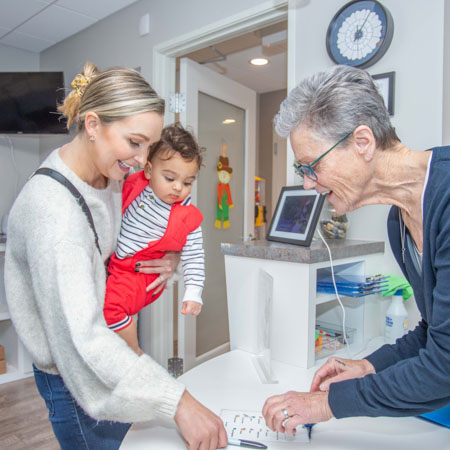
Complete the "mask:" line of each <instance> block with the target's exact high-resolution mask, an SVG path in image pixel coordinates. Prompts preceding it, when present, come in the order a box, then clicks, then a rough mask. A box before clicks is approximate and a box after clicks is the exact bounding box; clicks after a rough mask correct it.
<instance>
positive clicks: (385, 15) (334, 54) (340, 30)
mask: <svg viewBox="0 0 450 450" xmlns="http://www.w3.org/2000/svg"><path fill="white" fill-rule="evenodd" d="M393 34H394V21H393V19H392V16H391V14H390V13H389V11H388V10H387V9H386V8H384V6H383V5H381V4H380V3H379V2H378V1H376V0H353V1H352V2H350V3H347V4H346V5H344V6H343V7H342V8H341V9H340V10H339V11H338V12H337V13H336V15H335V16H334V18H333V20H332V21H331V23H330V26H329V27H328V32H327V51H328V54H329V55H330V57H331V59H332V60H333V61H334V62H335V63H337V64H346V65H349V66H354V67H361V68H363V67H368V66H370V65H372V64H374V63H375V62H377V61H378V60H379V59H380V58H381V57H382V56H383V55H384V53H385V52H386V50H387V49H388V48H389V45H390V43H391V41H392V36H393Z"/></svg>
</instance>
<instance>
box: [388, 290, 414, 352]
mask: <svg viewBox="0 0 450 450" xmlns="http://www.w3.org/2000/svg"><path fill="white" fill-rule="evenodd" d="M407 332H408V312H407V311H406V308H405V306H404V305H403V296H402V289H399V290H398V291H396V292H395V294H394V295H393V296H392V300H391V304H390V305H389V308H388V309H387V311H386V325H385V328H384V340H385V341H386V343H387V344H395V341H396V340H397V339H398V338H401V337H402V336H403V335H404V334H406V333H407Z"/></svg>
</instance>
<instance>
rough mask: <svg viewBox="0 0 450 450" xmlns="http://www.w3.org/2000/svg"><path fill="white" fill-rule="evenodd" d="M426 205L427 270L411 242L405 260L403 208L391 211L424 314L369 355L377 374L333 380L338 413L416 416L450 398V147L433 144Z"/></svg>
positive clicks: (392, 235)
mask: <svg viewBox="0 0 450 450" xmlns="http://www.w3.org/2000/svg"><path fill="white" fill-rule="evenodd" d="M432 151H433V156H432V161H431V167H430V173H429V178H428V183H427V187H426V190H425V196H424V208H423V257H422V274H421V275H420V274H418V273H417V271H416V269H415V267H414V264H413V261H412V255H411V254H410V253H409V251H408V248H407V245H406V243H405V246H406V251H405V264H404V263H403V261H402V249H401V246H402V245H401V238H400V226H399V215H398V208H397V207H395V206H393V207H392V208H391V210H390V213H389V217H388V234H389V241H390V244H391V248H392V252H393V253H394V256H395V258H396V260H397V262H398V264H399V265H400V267H401V269H402V271H403V274H404V275H405V277H406V278H407V279H408V281H409V282H410V284H411V286H412V287H413V289H414V296H415V299H416V303H417V306H418V308H419V311H420V314H421V316H422V320H421V321H420V322H419V324H418V325H417V327H416V328H415V329H414V330H413V331H410V332H409V333H408V334H407V335H406V336H403V337H402V338H401V339H398V340H397V342H396V344H395V345H384V346H382V347H381V348H380V349H378V350H377V351H375V352H374V353H372V354H371V355H370V356H368V357H367V359H368V360H369V361H370V362H371V363H372V364H373V366H374V367H375V370H376V374H375V375H367V376H366V377H364V378H359V379H354V380H347V381H342V382H340V383H334V384H331V385H330V393H329V403H330V407H331V410H332V411H333V414H334V416H335V417H337V418H343V417H351V416H373V417H374V416H410V415H418V414H422V413H425V412H429V411H432V410H435V409H438V408H441V407H443V406H446V405H447V404H449V403H450V147H438V148H434V149H432Z"/></svg>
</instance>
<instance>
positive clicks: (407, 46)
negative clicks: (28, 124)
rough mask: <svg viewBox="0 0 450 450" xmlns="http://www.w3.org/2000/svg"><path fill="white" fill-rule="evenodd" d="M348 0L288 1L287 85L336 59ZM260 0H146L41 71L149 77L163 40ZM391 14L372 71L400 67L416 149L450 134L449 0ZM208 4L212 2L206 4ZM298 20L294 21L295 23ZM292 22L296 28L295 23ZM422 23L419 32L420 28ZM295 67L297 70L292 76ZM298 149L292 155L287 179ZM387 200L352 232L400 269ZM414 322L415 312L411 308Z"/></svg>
mask: <svg viewBox="0 0 450 450" xmlns="http://www.w3.org/2000/svg"><path fill="white" fill-rule="evenodd" d="M345 3H347V0H291V1H290V8H289V21H290V22H289V24H290V31H289V33H290V34H289V39H290V41H291V42H292V40H295V42H296V51H295V54H293V53H290V55H289V58H290V60H291V62H290V68H289V76H290V79H289V84H290V86H289V87H290V88H292V87H294V86H295V84H297V83H298V82H299V81H300V80H301V79H302V78H304V77H306V76H308V75H310V74H312V73H314V72H316V71H318V70H322V69H324V68H326V67H329V66H331V65H332V64H333V63H332V61H331V60H330V59H329V57H328V54H327V52H326V47H325V36H326V32H327V27H328V24H329V23H330V21H331V19H332V17H333V15H334V14H335V13H336V11H337V10H338V9H339V8H340V7H341V6H342V5H344V4H345ZM259 4H260V0H227V1H226V2H223V1H219V0H210V1H206V0H190V1H188V2H187V1H185V2H182V1H179V0H164V1H160V0H142V1H140V2H138V3H136V4H134V5H132V6H130V7H128V8H126V9H124V10H122V11H119V12H118V13H116V14H114V15H112V16H110V17H108V18H106V19H104V20H103V21H101V22H99V23H98V24H95V25H94V26H92V27H91V28H89V29H87V30H85V31H82V32H81V33H79V34H77V35H75V36H73V37H71V38H68V39H66V40H65V41H63V42H61V43H59V44H57V45H55V46H53V47H51V48H50V49H48V50H46V51H44V52H42V53H41V55H40V69H41V70H63V71H64V72H65V77H66V85H67V86H68V85H69V83H70V81H71V79H72V77H73V76H74V75H75V74H76V73H77V72H78V71H79V70H80V68H81V67H82V66H83V63H84V62H85V61H86V60H91V61H93V62H94V63H96V64H98V65H99V66H100V67H101V68H104V67H107V66H111V65H125V66H129V67H141V71H142V74H143V75H144V76H145V77H146V78H147V79H149V80H150V82H151V74H152V51H153V47H154V46H155V45H157V44H159V43H161V42H163V41H166V40H168V39H171V38H174V37H176V36H179V35H181V34H185V33H188V32H190V31H192V30H195V29H198V28H201V27H203V26H205V25H208V24H211V23H213V22H215V21H220V20H223V18H224V17H229V16H232V15H234V14H237V13H239V12H241V11H243V10H245V9H249V8H252V7H255V6H257V5H259ZM383 4H384V5H385V6H386V7H387V8H388V9H389V10H390V11H391V13H392V16H393V18H394V26H395V31H394V38H393V41H392V44H391V46H390V48H389V50H388V51H387V53H386V54H385V55H384V57H383V58H382V59H381V60H380V61H379V62H378V63H376V64H375V65H374V66H372V67H370V68H369V69H368V71H369V72H370V73H371V74H377V73H384V72H389V71H395V72H396V86H395V91H396V93H395V116H394V117H393V119H392V122H393V124H394V126H395V127H396V130H397V132H398V135H399V136H400V138H401V139H402V141H403V142H404V143H405V144H406V145H408V146H410V147H411V148H414V149H418V150H423V149H426V148H428V147H431V146H434V145H440V144H441V143H442V139H443V137H444V139H446V140H447V141H448V140H450V138H449V137H448V136H449V135H450V131H447V134H446V130H448V128H449V127H448V126H447V127H443V117H445V118H447V117H450V112H449V111H450V94H449V91H448V90H444V86H443V77H444V68H445V73H450V57H447V58H444V56H445V55H444V40H445V42H446V44H447V50H448V47H449V46H450V31H447V32H446V33H445V34H444V23H445V17H446V16H447V17H449V16H450V11H449V9H450V8H449V7H447V8H445V6H444V5H445V2H444V0H434V1H433V2H422V1H419V0H409V1H408V8H405V4H404V2H399V1H396V0H383ZM206 5H207V7H206ZM146 13H149V14H150V22H151V23H150V30H151V31H150V34H149V35H147V36H144V37H139V36H138V32H137V26H138V21H139V18H140V16H141V15H143V14H146ZM292 25H294V27H292ZM294 28H295V34H293V33H292V30H293V29H294ZM418 30H419V32H418ZM293 74H294V76H292V75H293ZM62 140H63V138H61V137H51V138H43V139H41V158H43V157H44V156H45V155H46V154H47V153H48V152H49V151H50V150H51V149H53V148H54V147H56V146H58V145H60V144H61V143H62ZM292 162H293V156H292V154H291V152H289V155H288V162H287V167H288V182H289V184H293V183H294V182H295V179H294V178H293V176H292V175H290V174H291V170H292ZM387 212H388V207H385V206H371V207H365V208H362V209H360V210H358V211H355V212H353V213H352V214H351V215H350V222H351V223H350V229H349V234H348V237H349V238H354V239H373V240H385V241H386V264H385V267H383V270H384V271H385V272H389V273H397V274H400V272H399V269H398V267H397V265H396V263H395V261H394V259H393V257H392V255H391V253H390V249H389V245H388V243H387V235H386V216H387ZM411 314H413V317H411V322H414V315H415V317H417V313H416V312H413V311H411Z"/></svg>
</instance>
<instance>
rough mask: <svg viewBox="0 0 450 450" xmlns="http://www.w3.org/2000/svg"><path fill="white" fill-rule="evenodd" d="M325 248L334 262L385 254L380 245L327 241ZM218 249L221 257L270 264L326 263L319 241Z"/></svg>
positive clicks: (233, 245) (233, 244)
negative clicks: (282, 262)
mask: <svg viewBox="0 0 450 450" xmlns="http://www.w3.org/2000/svg"><path fill="white" fill-rule="evenodd" d="M327 244H328V245H329V247H330V250H331V255H332V257H333V259H342V258H350V257H353V256H361V255H369V254H373V253H384V242H383V241H359V240H351V239H343V240H338V239H336V240H332V239H330V240H327ZM221 248H222V253H223V254H224V255H232V256H245V257H247V258H260V259H270V260H272V261H287V262H296V263H303V264H313V263H318V262H322V261H328V260H329V255H328V250H327V248H326V247H325V245H324V243H323V242H322V241H321V240H313V241H312V243H311V246H310V247H301V246H299V245H292V244H284V243H281V242H271V241H266V240H261V241H246V242H242V241H241V242H231V243H228V242H223V243H222V244H221Z"/></svg>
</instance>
